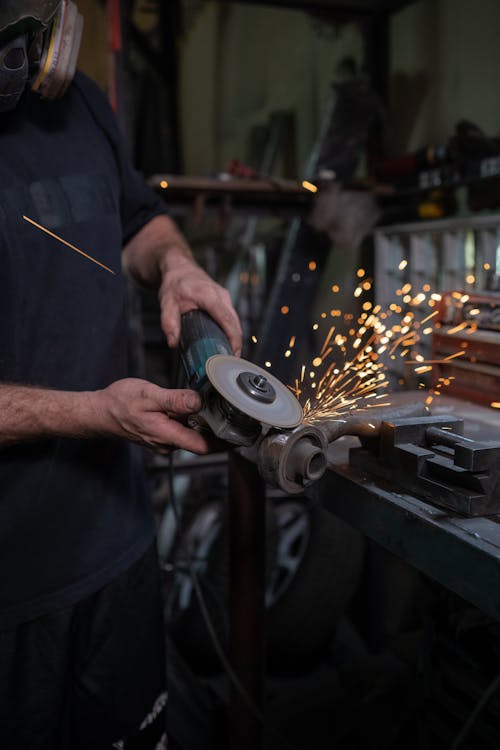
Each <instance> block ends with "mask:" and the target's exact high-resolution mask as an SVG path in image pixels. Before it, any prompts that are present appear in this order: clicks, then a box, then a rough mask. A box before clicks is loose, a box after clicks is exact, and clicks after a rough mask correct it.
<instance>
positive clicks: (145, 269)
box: [123, 216, 242, 355]
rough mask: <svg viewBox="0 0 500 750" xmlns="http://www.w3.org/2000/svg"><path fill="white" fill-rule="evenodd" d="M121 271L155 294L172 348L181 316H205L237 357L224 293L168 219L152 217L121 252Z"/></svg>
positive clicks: (233, 319) (235, 327)
mask: <svg viewBox="0 0 500 750" xmlns="http://www.w3.org/2000/svg"><path fill="white" fill-rule="evenodd" d="M123 262H124V265H125V268H126V269H127V270H128V271H129V272H130V273H131V274H132V276H134V277H135V278H136V279H137V280H138V281H141V282H142V283H145V284H148V285H150V286H154V285H157V286H158V287H159V288H160V292H159V300H160V306H161V319H162V328H163V331H164V333H165V335H166V337H167V340H168V343H169V345H170V346H177V344H178V343H179V335H180V316H181V315H182V314H183V313H185V312H189V311H190V310H196V309H201V310H206V311H207V312H208V313H209V315H211V316H212V318H213V319H214V320H215V321H216V322H217V323H218V324H219V325H220V327H221V328H222V329H223V330H224V332H225V333H226V335H227V337H228V339H229V342H230V344H231V348H232V349H233V351H234V353H235V354H236V355H239V354H240V353H241V344H242V342H241V326H240V322H239V320H238V315H237V314H236V311H235V309H234V307H233V305H232V303H231V298H230V296H229V292H228V291H227V290H226V289H224V288H223V287H221V286H220V285H219V284H217V283H216V282H215V281H213V279H211V278H210V276H208V274H206V273H205V271H203V270H202V269H201V268H200V266H198V265H197V263H196V262H195V260H194V258H193V256H192V254H191V250H190V249H189V246H188V244H187V242H186V240H185V239H184V237H183V236H182V234H181V233H180V232H179V230H178V229H177V227H176V225H175V224H174V222H173V221H172V220H171V219H169V217H168V216H156V217H155V218H154V219H152V220H151V221H150V222H149V223H148V224H146V226H144V227H143V228H142V229H141V230H140V231H139V232H137V234H136V235H135V236H134V237H133V238H132V239H131V240H130V242H129V243H128V244H127V246H126V247H125V249H124V251H123Z"/></svg>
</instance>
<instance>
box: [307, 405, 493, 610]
mask: <svg viewBox="0 0 500 750" xmlns="http://www.w3.org/2000/svg"><path fill="white" fill-rule="evenodd" d="M436 401H438V403H434V404H433V405H432V407H431V410H432V413H433V414H435V415H439V414H450V415H453V416H454V417H457V418H464V420H465V435H466V436H467V437H470V438H473V439H475V440H491V441H496V442H498V441H500V411H495V410H494V409H489V408H487V407H483V406H479V405H475V404H471V403H468V402H465V401H460V400H458V399H453V398H448V397H446V396H440V398H439V399H438V400H436ZM356 445H359V443H358V440H357V438H350V437H344V438H340V439H339V440H337V441H335V442H334V443H332V444H331V445H330V449H329V455H328V458H329V470H328V471H327V472H326V474H325V476H324V478H323V480H322V481H321V483H320V485H319V486H318V487H316V488H315V489H314V490H313V492H314V494H316V493H319V494H320V496H321V498H322V502H323V505H324V507H325V508H327V509H328V510H330V511H331V512H332V513H334V514H335V515H337V516H338V517H339V518H341V519H343V520H344V521H346V522H347V523H349V524H350V525H351V526H353V527H355V528H357V529H359V531H361V532H362V533H363V534H365V535H366V536H367V537H369V538H370V539H372V540H374V541H375V542H377V543H378V544H380V545H382V546H383V547H385V548H386V549H387V550H389V551H390V552H392V553H394V554H395V555H397V556H399V557H401V558H403V559H404V560H405V561H406V562H408V563H409V564H411V565H413V566H415V567H416V568H417V569H418V570H420V571H421V572H422V573H424V574H425V575H427V576H430V577H431V578H433V579H434V580H436V581H438V582H439V583H440V584H441V585H443V586H445V587H446V588H448V589H450V590H451V591H454V592H455V593H456V594H458V595H459V596H461V597H463V598H464V599H466V600H467V601H469V602H471V603H472V604H474V605H475V606H477V607H478V608H479V609H481V610H482V611H483V612H485V613H487V614H489V615H491V616H492V617H494V618H495V619H499V620H500V515H496V516H490V517H487V518H486V517H475V518H466V517H464V516H459V515H457V514H455V513H452V512H450V511H447V510H445V509H443V508H439V507H437V506H433V505H431V504H430V503H428V502H425V501H423V500H421V499H419V498H417V497H414V496H412V495H410V494H407V493H405V492H402V491H401V489H400V488H398V487H395V486H391V484H390V483H389V482H387V481H385V480H382V479H377V478H375V477H373V476H369V475H367V474H366V473H363V472H361V471H360V470H358V469H354V468H352V467H350V466H349V464H348V451H349V448H351V447H354V446H356Z"/></svg>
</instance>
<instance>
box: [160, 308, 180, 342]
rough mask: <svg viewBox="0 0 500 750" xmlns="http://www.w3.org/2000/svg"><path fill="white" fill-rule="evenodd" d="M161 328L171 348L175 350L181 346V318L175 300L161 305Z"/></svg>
mask: <svg viewBox="0 0 500 750" xmlns="http://www.w3.org/2000/svg"><path fill="white" fill-rule="evenodd" d="M161 307H162V311H161V327H162V330H163V333H164V334H165V336H166V337H167V341H168V345H169V346H170V348H172V349H173V348H175V347H176V346H178V344H179V337H180V332H181V317H180V310H179V305H178V304H177V302H175V301H174V300H173V299H172V300H169V301H167V302H165V303H163V304H162V305H161Z"/></svg>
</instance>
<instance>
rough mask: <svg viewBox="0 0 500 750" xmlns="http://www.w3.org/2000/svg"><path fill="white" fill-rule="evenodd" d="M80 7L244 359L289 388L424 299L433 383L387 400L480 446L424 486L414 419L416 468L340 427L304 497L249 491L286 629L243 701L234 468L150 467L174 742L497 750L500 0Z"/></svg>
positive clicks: (104, 79)
mask: <svg viewBox="0 0 500 750" xmlns="http://www.w3.org/2000/svg"><path fill="white" fill-rule="evenodd" d="M78 5H79V8H80V10H81V12H82V13H83V15H84V17H85V31H84V37H83V45H82V51H81V56H80V64H79V66H80V68H81V69H82V70H83V71H84V72H86V73H88V75H90V76H91V77H92V78H94V79H95V80H96V81H97V82H98V83H99V85H100V86H101V87H102V88H103V89H105V90H106V91H107V92H108V94H109V96H110V100H111V102H112V104H113V106H114V109H115V111H116V113H117V116H118V118H119V120H120V124H121V127H122V132H123V134H124V137H125V139H126V141H127V143H128V145H129V149H130V153H131V155H132V157H133V159H134V162H135V164H136V166H137V168H138V169H139V170H140V171H142V173H143V174H144V176H145V177H146V178H147V179H148V180H149V181H150V184H151V185H152V186H153V187H154V189H156V190H157V191H158V192H159V193H160V194H162V195H163V196H164V197H165V200H166V204H167V206H168V208H169V211H170V212H171V214H172V215H173V216H174V217H175V218H176V219H177V220H178V221H179V224H180V225H181V226H182V228H183V230H184V231H185V233H186V234H187V236H188V238H189V240H190V243H191V245H192V247H193V250H194V252H195V255H196V257H197V258H198V259H199V260H200V262H201V263H202V264H203V265H204V266H205V267H207V268H208V270H209V271H210V272H211V273H212V274H214V275H215V276H216V277H217V278H218V279H219V280H220V281H221V282H222V283H225V284H226V285H227V286H228V288H229V289H230V290H231V292H232V295H233V299H234V300H235V303H236V305H237V308H238V311H239V313H240V316H241V319H242V322H243V326H244V334H245V350H244V356H245V357H247V358H248V359H252V360H253V361H256V362H257V363H258V364H260V365H262V366H269V368H270V369H271V371H272V372H274V373H275V374H276V375H278V377H280V379H281V380H282V381H283V382H285V383H290V384H291V385H293V383H294V382H296V381H295V378H296V377H300V370H301V368H300V365H301V363H302V362H307V363H310V362H312V361H313V359H314V357H315V356H317V354H318V352H317V351H316V350H315V346H316V344H315V339H314V338H313V334H312V333H311V330H312V326H313V324H315V325H316V321H319V322H320V324H321V325H323V324H324V325H328V324H327V323H325V322H324V320H323V322H322V320H321V319H322V318H324V319H327V321H330V322H332V319H333V323H334V324H335V325H336V332H335V333H336V335H338V334H339V333H342V334H344V335H346V336H348V335H349V331H350V329H351V327H352V326H353V325H354V324H353V322H352V321H353V319H354V318H357V317H358V315H360V314H361V311H362V310H365V311H369V310H373V309H374V306H375V305H380V308H381V309H389V308H391V305H393V306H394V305H395V306H396V307H398V304H399V303H401V301H402V298H403V297H404V298H405V300H406V298H408V299H407V300H406V302H405V304H407V307H406V308H405V310H415V311H418V312H419V313H421V314H420V318H423V317H424V313H423V312H422V311H423V309H424V308H425V309H426V311H427V312H428V313H429V314H432V313H434V312H438V313H439V317H437V318H435V319H433V320H434V322H433V325H434V328H433V331H432V333H430V332H429V335H428V336H427V338H425V337H424V336H421V338H420V339H419V341H418V346H417V347H416V349H415V351H416V352H417V354H416V355H415V356H416V357H417V359H416V360H415V363H414V364H415V367H413V368H408V367H405V366H404V363H402V362H401V361H399V358H397V357H396V358H392V359H391V358H389V357H387V355H386V359H384V360H383V361H384V362H385V367H386V373H387V379H388V381H389V389H390V390H397V391H398V392H399V393H398V396H397V397H395V398H394V399H392V398H391V403H393V405H394V404H395V405H397V406H398V407H399V406H401V408H403V409H405V408H407V407H408V404H410V405H412V406H414V405H415V403H417V402H419V403H422V404H424V405H425V402H426V401H428V403H429V405H430V409H431V412H432V414H433V415H437V416H436V418H439V419H442V420H445V416H443V415H451V417H450V418H449V419H448V421H442V422H441V423H440V425H441V426H443V425H444V426H445V427H446V428H447V429H449V430H451V431H452V432H456V431H457V430H460V429H461V427H460V426H459V425H458V423H457V422H456V420H460V419H462V418H463V419H464V429H465V434H466V435H467V436H468V437H469V439H470V440H471V441H473V442H474V444H473V445H469V448H470V451H469V453H468V454H467V456H468V457H469V456H476V457H475V458H474V457H473V458H467V461H469V463H468V464H467V465H466V466H465V465H461V464H460V463H458V467H459V471H458V470H457V472H455V474H453V476H452V475H451V474H450V472H449V471H448V470H447V469H446V470H445V469H443V468H442V467H441V468H440V472H441V473H440V474H439V477H440V479H439V482H438V481H435V482H434V483H433V485H432V488H431V490H429V489H428V488H423V486H422V482H420V484H419V481H417V479H415V480H413V478H411V477H410V475H411V472H412V471H413V466H414V464H413V463H412V461H413V458H410V457H409V456H410V454H411V456H414V455H415V451H418V450H419V449H422V450H423V448H422V445H423V444H422V443H419V442H418V441H419V440H420V439H421V438H420V437H418V436H416V435H417V433H416V432H415V429H414V424H413V423H412V422H411V416H410V422H409V423H411V424H410V427H412V429H413V432H411V430H410V431H409V432H408V430H407V425H399V424H398V425H397V426H396V428H394V430H396V431H397V430H400V431H401V436H402V437H401V438H399V440H400V442H402V443H404V445H405V446H408V445H410V448H412V445H411V444H412V443H413V442H416V446H413V448H412V450H409V449H408V448H407V447H406V448H405V450H407V455H406V460H407V463H406V464H404V463H403V464H402V467H401V466H400V467H399V468H398V467H397V466H396V464H397V461H398V460H399V459H398V458H397V457H396V454H395V453H394V455H393V454H391V455H390V456H389V459H388V460H389V465H390V466H391V462H392V467H391V468H390V469H387V467H385V468H384V465H383V457H381V456H382V454H381V453H380V452H379V453H377V451H379V446H378V444H377V445H376V446H375V447H374V444H373V440H372V442H371V443H370V441H369V440H365V441H364V442H363V444H362V448H359V450H358V452H356V451H354V452H353V453H352V458H351V459H349V457H348V450H349V448H352V447H356V446H358V447H359V441H358V439H357V438H356V437H342V438H340V439H339V440H337V441H336V442H335V443H334V444H332V445H333V450H332V453H331V455H330V461H331V465H330V467H329V469H328V470H327V472H326V475H325V477H324V478H323V479H322V480H321V481H320V482H318V483H316V484H315V485H314V487H313V488H312V489H310V490H309V491H307V492H306V493H305V494H297V495H287V494H286V493H284V492H283V491H279V490H276V489H272V488H267V490H266V491H265V490H264V489H263V486H262V485H259V484H255V485H252V486H251V492H252V493H253V494H251V497H253V498H254V499H255V497H258V498H259V500H258V501H257V505H258V506H259V508H260V510H262V511H263V513H264V515H265V523H266V536H265V541H264V547H265V557H266V562H265V569H266V570H265V577H266V585H265V609H266V617H265V624H264V617H261V619H260V620H259V618H258V617H257V618H256V619H251V620H250V621H251V623H252V627H251V628H249V630H248V632H247V633H246V638H247V641H246V652H245V639H243V640H244V644H243V652H244V653H243V657H242V658H243V661H242V662H241V661H240V662H239V667H241V670H240V671H238V669H236V671H237V672H238V674H239V676H240V677H242V679H243V682H244V683H245V684H244V685H243V686H242V685H241V684H240V683H239V681H238V675H234V673H233V671H232V670H233V669H234V668H235V663H236V664H238V655H236V656H235V652H234V648H235V646H234V643H232V642H231V632H230V631H231V627H232V626H234V621H235V617H237V614H236V615H235V613H234V611H233V610H232V609H231V607H230V606H229V604H228V589H229V588H230V587H231V586H233V585H234V582H233V581H229V579H230V578H231V570H230V565H229V562H228V551H227V544H228V538H230V537H231V534H232V533H233V532H232V530H231V528H232V527H231V522H230V519H229V520H228V516H230V514H228V497H229V503H231V502H233V501H234V492H235V490H234V487H233V488H232V487H231V482H230V481H228V476H227V474H228V466H227V456H226V454H223V453H221V454H216V455H214V456H212V457H209V458H208V459H200V460H193V459H192V457H189V456H188V455H180V456H177V457H176V458H175V460H174V464H175V465H174V466H172V464H169V463H168V462H167V461H166V460H164V459H159V458H157V459H152V458H151V457H147V458H146V461H147V467H148V472H149V474H150V477H151V484H152V487H153V491H154V502H155V509H156V512H157V518H158V529H159V548H160V556H161V561H162V565H163V567H164V570H165V600H166V605H165V617H166V637H167V639H168V644H169V652H170V658H169V680H170V725H171V732H172V736H173V739H174V748H175V747H177V746H178V747H180V748H181V749H183V750H198V748H199V749H200V750H212V748H213V749H214V750H215V748H217V750H221V749H222V748H225V747H228V748H231V750H247V748H248V750H250V748H262V747H265V748H273V750H280V749H281V748H283V750H285V749H286V750H293V749H294V748H295V750H320V748H321V750H323V749H324V748H330V747H331V748H333V747H335V748H337V750H360V749H364V748H367V749H369V750H374V749H377V750H379V749H380V750H390V749H402V748H405V750H413V749H414V750H437V749H438V748H439V749H441V748H450V749H453V750H457V749H458V748H474V749H475V748H477V749H478V750H482V749H484V750H488V749H489V748H491V749H493V748H495V750H497V748H498V747H499V746H500V631H499V629H498V619H499V616H500V587H499V583H500V566H499V561H500V533H497V529H498V528H499V527H498V522H497V519H498V517H499V516H497V513H498V511H499V510H500V507H499V504H500V481H499V476H500V411H499V409H500V312H499V311H500V294H499V290H500V97H499V96H498V89H499V85H500V57H499V55H498V47H499V44H500V5H499V3H498V0H476V2H470V0H415V1H414V2H411V1H410V0H406V1H404V0H399V1H398V0H310V1H307V0H288V1H287V0H274V2H273V0H268V1H267V2H265V0H260V1H259V0H247V1H246V2H244V1H241V2H238V1H234V2H233V1H230V0H225V1H224V0H168V1H167V0H165V2H161V1H155V0H135V1H133V0H108V1H107V2H102V1H100V0H78ZM365 284H366V286H364V285H365ZM405 287H406V289H405ZM358 289H359V290H360V293H359V294H358ZM412 289H413V291H412V293H411V294H409V292H410V291H411V290H412ZM421 290H424V292H425V293H424V297H426V295H427V297H426V299H425V304H424V302H422V301H421V300H419V299H417V297H415V296H413V295H415V294H416V292H417V291H418V292H420V291H421ZM130 292H131V354H132V359H133V363H134V367H135V368H136V369H137V372H140V373H143V374H146V375H147V377H149V378H151V379H152V380H155V381H156V382H159V383H161V384H164V385H170V386H173V385H176V384H178V383H179V382H180V381H179V380H178V378H179V366H178V363H177V361H176V358H175V355H173V354H172V353H170V352H168V351H166V348H165V345H164V342H163V340H162V337H161V335H160V333H159V329H158V310H157V306H156V302H155V298H154V295H153V294H150V293H148V292H147V291H145V290H140V289H137V288H131V290H130ZM332 293H333V294H334V297H333V298H332ZM431 294H434V295H435V299H432V297H431ZM396 303H398V304H396ZM427 303H429V307H426V306H427ZM431 303H433V304H431ZM438 303H439V304H438ZM363 305H366V307H364V306H363ZM391 309H392V308H391ZM394 314H395V315H396V314H397V312H396V311H395V313H394ZM402 314H403V313H401V315H402ZM425 314H426V313H425ZM349 315H350V318H349ZM366 318H367V315H365V320H366ZM353 330H354V329H353ZM399 330H400V331H401V325H400V328H399ZM327 332H328V327H327V328H326V329H325V333H327ZM450 332H451V334H450ZM469 333H471V334H473V335H468V334H469ZM447 334H450V335H447ZM450 340H452V341H453V346H452V347H451V348H450V346H449V342H450ZM292 341H293V343H292ZM460 349H461V350H462V352H461V353H462V354H464V352H466V354H465V355H464V356H462V357H461V358H457V359H453V357H454V356H455V353H456V351H460ZM322 353H323V354H324V350H323V352H322ZM382 354H383V353H381V358H382ZM427 361H431V362H432V363H433V367H427V368H426V367H425V365H426V363H427ZM419 363H423V365H422V366H421V367H420V368H418V367H417V365H418V364H419ZM311 367H312V366H310V365H309V364H308V365H307V370H309V369H311ZM418 369H420V370H421V371H422V372H418V371H417V370H418ZM298 373H299V374H298ZM307 377H308V375H307V374H306V378H307ZM419 391H420V393H419ZM384 402H385V399H384ZM454 420H455V421H454ZM407 421H408V420H407ZM438 426H439V425H438ZM408 429H409V428H408ZM394 430H393V432H394ZM391 434H392V433H391ZM398 434H399V433H398ZM391 439H393V440H394V441H395V440H396V439H397V435H396V436H395V435H392V437H391ZM488 441H489V442H488ZM455 445H456V441H455V443H453V441H451V439H450V440H449V441H448V446H447V447H446V448H445V449H443V450H441V453H440V456H441V458H442V456H443V455H444V457H445V459H446V458H447V459H449V456H450V453H451V456H452V459H453V450H454V449H455ZM397 447H398V446H396V448H397ZM428 447H429V446H427V447H426V450H428ZM466 447H467V446H466ZM400 450H401V448H400ZM412 451H413V452H412ZM457 451H458V449H457ZM481 451H483V453H481V454H480V456H479V453H480V452H481ZM438 453H439V452H438ZM457 455H458V454H457ZM374 456H375V457H374ZM477 456H479V458H477ZM349 460H350V461H351V464H350V466H349V465H348V464H349ZM439 460H441V459H440V458H439V457H438V458H435V457H433V458H432V459H431V461H434V463H436V462H439ZM443 460H444V459H443ZM455 460H456V461H457V462H458V461H459V459H458V458H455ZM475 462H476V463H475ZM433 465H434V464H433ZM440 466H441V464H440ZM477 467H479V468H477ZM479 469H480V471H481V472H482V473H481V474H480V472H479ZM459 473H460V476H458V474H459ZM479 474H480V475H479ZM465 475H467V476H466V477H465ZM366 477H376V479H373V478H372V479H369V480H367V479H366ZM251 481H254V480H249V483H250V482H251ZM367 483H368V484H367ZM368 485H369V487H368ZM464 488H465V489H464ZM259 493H260V495H259ZM471 498H472V499H471ZM478 498H479V500H478ZM474 502H476V503H477V502H479V503H480V506H479V507H480V508H481V510H479V511H477V510H474V509H472V510H471V508H472V507H473V505H474ZM460 503H462V505H460ZM481 503H482V504H481ZM464 508H465V510H464ZM260 542H262V540H260ZM261 553H262V550H259V555H260V557H259V564H263V557H264V556H263V555H262V554H261ZM232 573H233V575H234V571H232ZM254 573H255V571H254ZM251 575H252V574H251ZM251 575H250V579H248V580H246V579H243V580H241V581H240V587H241V589H243V590H245V589H246V588H247V589H248V590H251V589H252V586H254V585H255V580H254V579H253V578H251ZM243 606H247V604H245V605H243ZM251 616H252V618H255V616H256V615H255V611H253V612H252V613H251ZM264 632H265V633H266V638H267V646H266V648H265V663H264V662H263V661H262V659H261V657H262V653H261V651H262V644H261V641H260V640H259V639H260V638H262V635H263V633H264ZM214 639H215V643H214ZM239 647H240V653H239V657H241V656H242V655H241V648H242V646H241V643H240V644H239ZM259 649H260V650H259ZM221 650H222V652H223V653H222V655H221ZM245 659H246V663H245ZM228 660H229V661H228ZM249 660H250V661H252V660H253V665H252V664H250V666H249V664H248V661H249ZM231 662H232V665H233V666H232V667H231Z"/></svg>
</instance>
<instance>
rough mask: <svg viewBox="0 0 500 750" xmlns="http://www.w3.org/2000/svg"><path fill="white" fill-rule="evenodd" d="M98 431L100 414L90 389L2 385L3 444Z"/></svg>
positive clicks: (0, 434) (0, 423)
mask: <svg viewBox="0 0 500 750" xmlns="http://www.w3.org/2000/svg"><path fill="white" fill-rule="evenodd" d="M97 434H99V429H98V427H97V419H96V414H95V410H94V408H93V406H92V402H91V399H90V398H89V394H88V393H86V392H74V393H73V392H70V391H51V390H45V389H43V388H31V387H28V386H21V385H7V384H3V385H0V446H6V445H10V444H13V443H19V442H25V441H30V440H39V439H41V438H46V437H55V436H66V437H93V436H95V435H97Z"/></svg>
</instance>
